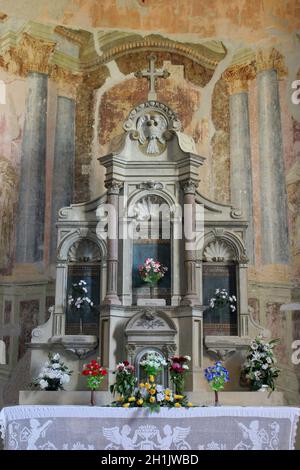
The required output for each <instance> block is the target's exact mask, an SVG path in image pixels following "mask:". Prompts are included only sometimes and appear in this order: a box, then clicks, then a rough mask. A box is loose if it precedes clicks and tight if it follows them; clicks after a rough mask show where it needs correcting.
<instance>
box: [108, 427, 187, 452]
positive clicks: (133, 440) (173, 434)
mask: <svg viewBox="0 0 300 470" xmlns="http://www.w3.org/2000/svg"><path fill="white" fill-rule="evenodd" d="M190 431H191V428H190V427H188V428H180V427H178V426H176V427H175V428H173V429H172V427H171V426H170V425H168V424H166V425H165V426H164V427H163V435H162V436H161V434H160V431H159V429H158V428H157V427H156V426H153V425H143V426H139V427H138V428H137V429H136V431H135V432H134V433H133V435H132V431H131V427H130V426H128V425H127V424H125V425H124V426H122V428H121V429H120V427H119V426H115V427H114V428H103V435H104V437H106V439H107V440H108V441H110V442H109V444H107V446H106V447H105V450H113V449H114V450H119V449H123V450H125V449H126V450H134V449H136V450H155V449H162V450H171V449H180V450H189V449H191V447H190V445H189V444H188V443H187V442H186V441H185V439H186V437H187V436H188V434H189V433H190Z"/></svg>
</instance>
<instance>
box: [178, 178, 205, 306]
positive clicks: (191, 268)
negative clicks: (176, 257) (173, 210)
mask: <svg viewBox="0 0 300 470" xmlns="http://www.w3.org/2000/svg"><path fill="white" fill-rule="evenodd" d="M182 188H183V193H184V231H183V232H184V267H185V294H184V297H183V299H182V301H181V305H196V304H199V303H200V301H199V298H198V296H197V286H196V279H197V278H196V246H195V245H196V233H195V228H196V220H195V217H196V183H195V182H194V181H192V180H188V181H185V182H184V183H183V185H182ZM188 224H190V225H189V227H190V229H191V231H192V232H193V234H194V237H191V233H190V234H189V233H188V231H189V230H187V228H188Z"/></svg>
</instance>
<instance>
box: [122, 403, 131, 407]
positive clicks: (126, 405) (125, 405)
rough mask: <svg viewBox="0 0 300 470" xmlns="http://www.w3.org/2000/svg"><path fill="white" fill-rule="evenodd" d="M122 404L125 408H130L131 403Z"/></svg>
mask: <svg viewBox="0 0 300 470" xmlns="http://www.w3.org/2000/svg"><path fill="white" fill-rule="evenodd" d="M122 406H123V408H129V406H130V403H124V405H122Z"/></svg>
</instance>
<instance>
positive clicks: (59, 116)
mask: <svg viewBox="0 0 300 470" xmlns="http://www.w3.org/2000/svg"><path fill="white" fill-rule="evenodd" d="M74 155H75V100H74V99H72V98H69V97H65V96H58V97H57V113H56V126H55V147H54V165H53V179H52V206H51V251H50V260H51V262H52V263H55V262H56V244H57V228H56V222H57V219H58V211H59V209H60V208H61V207H65V206H69V205H70V204H71V202H72V198H73V179H74Z"/></svg>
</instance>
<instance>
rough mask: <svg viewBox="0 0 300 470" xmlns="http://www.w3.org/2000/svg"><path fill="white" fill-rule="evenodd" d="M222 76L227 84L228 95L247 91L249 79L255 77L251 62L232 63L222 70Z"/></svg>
mask: <svg viewBox="0 0 300 470" xmlns="http://www.w3.org/2000/svg"><path fill="white" fill-rule="evenodd" d="M222 78H223V79H224V80H225V81H226V83H227V84H228V90H229V94H230V95H233V94H236V93H247V92H248V82H249V80H253V78H255V69H254V67H253V65H252V64H237V65H232V66H231V67H229V68H228V69H226V70H225V72H223V74H222Z"/></svg>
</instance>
